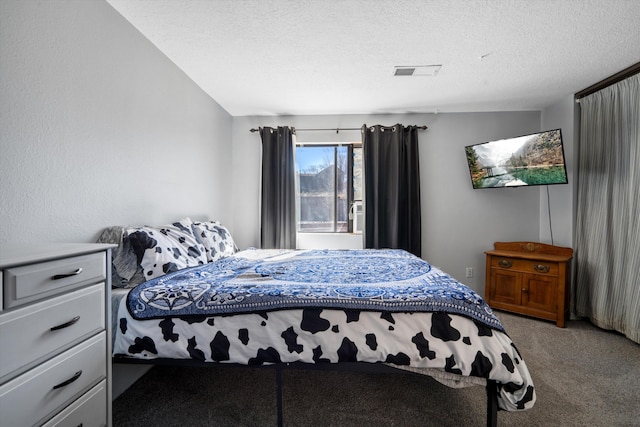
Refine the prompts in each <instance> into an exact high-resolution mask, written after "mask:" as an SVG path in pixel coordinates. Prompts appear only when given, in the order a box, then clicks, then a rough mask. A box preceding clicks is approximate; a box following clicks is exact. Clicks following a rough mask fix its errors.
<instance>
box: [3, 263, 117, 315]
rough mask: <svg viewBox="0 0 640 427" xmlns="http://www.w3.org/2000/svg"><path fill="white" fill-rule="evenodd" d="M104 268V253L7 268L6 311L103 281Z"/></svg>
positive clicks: (5, 278)
mask: <svg viewBox="0 0 640 427" xmlns="http://www.w3.org/2000/svg"><path fill="white" fill-rule="evenodd" d="M105 265H106V259H105V254H104V252H101V253H94V254H89V255H82V256H75V257H69V258H65V259H59V260H55V261H48V262H41V263H36V264H30V265H26V266H23V267H15V268H8V269H6V270H4V274H3V276H4V308H5V310H6V309H7V308H11V307H18V306H20V305H23V304H27V303H30V302H33V301H37V300H39V299H42V298H47V297H51V296H54V295H56V294H59V293H62V292H66V291H69V290H73V289H75V288H79V287H81V286H85V285H88V284H92V283H97V282H101V281H104V280H105V279H106V267H105Z"/></svg>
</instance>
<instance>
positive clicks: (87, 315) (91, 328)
mask: <svg viewBox="0 0 640 427" xmlns="http://www.w3.org/2000/svg"><path fill="white" fill-rule="evenodd" d="M104 310H105V285H104V284H102V283H101V284H97V285H93V286H90V287H88V288H83V289H79V290H77V291H74V292H72V293H68V294H64V295H60V296H57V297H55V298H51V299H49V300H46V301H41V302H38V303H35V304H32V305H29V306H28V307H21V308H18V309H15V310H11V311H8V312H6V313H3V314H2V315H0V337H2V346H0V380H2V381H4V380H6V379H8V378H5V376H6V375H8V374H9V373H11V376H12V377H15V376H17V375H19V374H20V373H22V372H24V371H25V370H26V369H28V368H30V367H31V366H33V365H35V364H36V363H38V362H40V361H42V360H43V359H44V358H48V357H51V356H52V354H54V353H55V352H58V351H62V350H63V349H66V348H69V347H71V346H72V345H75V344H77V343H78V342H80V341H81V340H83V339H85V338H87V337H89V336H91V335H93V334H95V333H97V332H100V331H101V330H104V329H105V312H104ZM52 329H53V330H52Z"/></svg>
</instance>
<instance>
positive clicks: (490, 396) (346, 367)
mask: <svg viewBox="0 0 640 427" xmlns="http://www.w3.org/2000/svg"><path fill="white" fill-rule="evenodd" d="M112 360H113V362H114V363H123V364H137V365H159V366H199V367H203V366H211V365H214V364H215V365H216V366H225V367H227V366H228V367H236V368H237V367H252V368H265V369H274V370H275V376H276V402H277V420H278V427H282V426H283V419H284V416H283V412H282V371H283V370H285V369H299V370H318V371H326V370H331V371H347V372H363V373H367V372H368V373H403V374H409V375H411V374H413V375H421V374H418V373H414V372H411V371H406V370H403V369H399V368H394V367H393V366H390V365H386V364H382V363H358V362H340V363H320V364H311V363H304V362H293V363H274V364H270V365H241V364H237V363H217V362H201V361H198V360H181V359H166V358H158V359H153V360H142V359H131V358H127V357H114V358H113V359H112ZM485 390H486V393H487V427H497V425H498V411H499V408H498V386H497V384H496V382H495V381H493V380H487V385H486V386H485Z"/></svg>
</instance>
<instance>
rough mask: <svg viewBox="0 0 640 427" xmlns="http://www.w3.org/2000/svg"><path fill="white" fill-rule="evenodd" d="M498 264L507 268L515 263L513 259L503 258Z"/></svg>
mask: <svg viewBox="0 0 640 427" xmlns="http://www.w3.org/2000/svg"><path fill="white" fill-rule="evenodd" d="M498 265H500V267H505V268H509V267H511V266H512V265H513V264H512V262H511V261H509V260H506V259H501V260H500V261H498Z"/></svg>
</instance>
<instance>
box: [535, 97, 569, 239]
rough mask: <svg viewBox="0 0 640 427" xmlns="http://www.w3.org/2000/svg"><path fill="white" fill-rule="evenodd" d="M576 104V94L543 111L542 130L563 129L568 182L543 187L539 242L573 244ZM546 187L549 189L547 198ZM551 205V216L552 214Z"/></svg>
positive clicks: (541, 189)
mask: <svg viewBox="0 0 640 427" xmlns="http://www.w3.org/2000/svg"><path fill="white" fill-rule="evenodd" d="M576 112H577V107H576V103H575V101H574V97H573V95H569V96H566V97H564V98H562V99H560V100H559V101H558V102H556V103H555V104H553V105H550V106H549V107H547V108H545V109H544V110H542V118H541V128H542V129H541V130H550V129H561V130H562V142H563V145H564V155H565V162H566V167H567V179H568V181H569V183H568V184H560V185H549V186H546V187H541V188H540V241H541V242H544V243H549V244H551V243H552V239H551V237H552V234H553V244H554V245H557V246H566V247H569V248H570V247H573V227H574V224H573V218H574V215H573V206H574V189H575V188H576V182H575V176H576V175H575V174H574V170H573V164H574V163H573V161H574V158H575V157H576V156H575V154H576V153H575V147H577V145H578V144H577V142H575V139H576V138H578V131H577V130H576V127H575V125H576V123H577V118H576ZM547 189H548V190H549V193H548V197H547ZM549 208H551V209H550V211H551V215H549Z"/></svg>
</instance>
